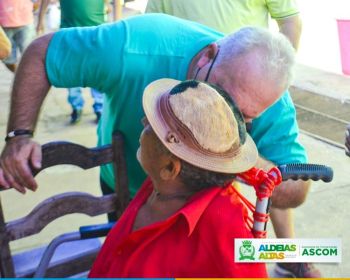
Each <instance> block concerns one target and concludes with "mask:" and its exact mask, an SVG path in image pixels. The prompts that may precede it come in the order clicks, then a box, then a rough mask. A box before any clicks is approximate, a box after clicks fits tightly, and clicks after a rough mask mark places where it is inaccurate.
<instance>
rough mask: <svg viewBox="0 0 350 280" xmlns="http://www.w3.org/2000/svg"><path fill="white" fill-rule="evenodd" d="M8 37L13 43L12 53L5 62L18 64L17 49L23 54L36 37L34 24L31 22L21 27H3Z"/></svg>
mask: <svg viewBox="0 0 350 280" xmlns="http://www.w3.org/2000/svg"><path fill="white" fill-rule="evenodd" d="M3 29H4V31H5V33H6V35H7V37H8V38H9V39H10V41H11V44H12V51H11V55H10V56H9V57H8V58H6V59H4V60H3V62H4V63H5V64H16V63H17V60H18V55H17V50H19V51H20V53H21V54H23V52H24V50H25V49H26V47H28V45H29V44H30V42H31V41H32V39H34V25H33V24H29V25H25V26H20V27H11V28H10V27H3Z"/></svg>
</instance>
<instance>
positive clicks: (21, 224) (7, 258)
mask: <svg viewBox="0 0 350 280" xmlns="http://www.w3.org/2000/svg"><path fill="white" fill-rule="evenodd" d="M42 151H43V161H42V168H41V169H40V170H35V171H33V174H34V175H36V174H38V173H39V172H40V171H41V170H43V169H46V168H48V167H51V166H55V165H59V164H72V165H76V166H79V167H81V168H83V169H89V168H93V167H97V166H100V165H104V164H107V163H113V166H114V173H115V178H116V181H115V190H116V192H115V193H113V194H110V195H105V196H101V197H95V196H92V195H90V194H87V193H78V192H69V193H63V194H59V195H55V196H53V197H50V198H48V199H46V200H44V201H43V202H41V203H40V204H38V205H37V206H36V207H35V208H34V209H33V210H32V211H31V212H30V213H29V214H28V215H26V216H25V217H23V218H20V219H17V220H13V221H8V222H7V221H5V219H4V215H3V210H2V206H1V201H0V273H1V274H0V275H1V277H18V276H20V277H31V276H32V275H33V274H31V275H16V272H15V266H14V258H13V255H12V254H11V250H10V246H9V243H10V242H11V241H14V240H18V239H22V238H24V237H27V236H31V235H35V234H37V233H39V232H40V231H41V230H42V229H43V228H44V227H45V226H47V225H48V224H49V223H51V222H52V221H53V220H55V219H57V218H59V217H62V216H64V215H67V214H72V213H81V214H86V215H89V216H97V215H101V214H105V213H111V212H115V213H116V215H117V217H119V216H120V215H121V213H122V212H123V211H124V209H125V208H126V206H127V205H128V203H129V190H128V178H127V172H126V161H125V156H124V142H123V136H122V134H121V133H120V132H116V133H115V134H114V135H113V141H112V144H111V145H106V146H102V147H98V148H92V149H88V148H86V147H83V146H81V145H77V144H74V143H69V142H50V143H48V144H45V145H43V147H42ZM96 187H97V186H96ZM94 257H95V255H94V256H85V259H84V257H82V258H81V260H80V261H79V260H76V262H75V263H74V265H72V261H71V260H70V264H69V265H63V266H62V265H61V266H60V267H59V268H56V270H57V273H58V275H56V274H55V273H56V272H55V268H50V269H49V271H48V272H49V276H50V277H55V276H56V277H65V276H68V275H72V274H76V273H78V272H80V271H84V269H85V270H86V268H87V269H89V267H90V266H91V262H92V261H93V259H94ZM70 267H72V271H70Z"/></svg>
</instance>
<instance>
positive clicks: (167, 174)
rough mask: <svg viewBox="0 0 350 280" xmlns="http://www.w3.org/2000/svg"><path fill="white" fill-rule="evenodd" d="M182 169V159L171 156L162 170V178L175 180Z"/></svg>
mask: <svg viewBox="0 0 350 280" xmlns="http://www.w3.org/2000/svg"><path fill="white" fill-rule="evenodd" d="M180 171H181V161H180V159H178V158H175V157H171V158H169V161H168V162H167V164H166V165H164V166H163V167H162V169H161V170H160V178H161V179H162V180H164V181H170V180H175V179H176V177H177V176H178V175H179V173H180Z"/></svg>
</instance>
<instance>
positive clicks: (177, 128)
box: [157, 92, 241, 158]
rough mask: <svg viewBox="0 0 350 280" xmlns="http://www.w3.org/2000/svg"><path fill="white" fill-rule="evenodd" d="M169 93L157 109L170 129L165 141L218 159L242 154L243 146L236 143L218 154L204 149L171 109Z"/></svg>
mask: <svg viewBox="0 0 350 280" xmlns="http://www.w3.org/2000/svg"><path fill="white" fill-rule="evenodd" d="M169 99H170V95H169V92H167V93H166V94H163V95H162V96H161V97H160V98H159V99H158V102H157V107H158V108H157V109H158V112H159V113H160V115H161V117H162V119H163V123H164V124H165V126H166V127H167V128H168V129H169V131H168V132H167V136H166V139H165V141H166V142H167V143H169V144H178V143H182V144H183V145H185V146H187V147H189V148H191V149H193V150H195V151H197V152H199V153H201V154H203V155H205V156H211V157H217V158H232V157H235V156H238V155H239V154H241V146H240V144H239V143H238V144H237V143H236V144H235V143H234V144H233V145H232V146H231V148H230V149H229V150H227V151H225V152H222V153H217V152H212V151H210V150H206V149H204V148H203V147H202V146H201V145H200V144H199V143H198V141H197V140H196V138H195V137H194V135H193V133H192V132H191V130H190V129H189V128H188V127H187V126H186V125H184V124H183V123H182V121H180V120H179V119H178V117H177V116H176V115H175V113H174V111H173V110H172V108H171V105H170V102H169Z"/></svg>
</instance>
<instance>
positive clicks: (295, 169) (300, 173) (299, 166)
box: [278, 163, 333, 183]
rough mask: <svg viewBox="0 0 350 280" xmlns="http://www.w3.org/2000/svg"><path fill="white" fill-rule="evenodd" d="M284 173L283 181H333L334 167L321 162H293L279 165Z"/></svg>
mask: <svg viewBox="0 0 350 280" xmlns="http://www.w3.org/2000/svg"><path fill="white" fill-rule="evenodd" d="M278 169H279V170H280V171H281V174H282V181H287V180H299V179H301V180H304V181H307V180H310V179H311V180H313V181H318V180H322V181H323V182H326V183H328V182H331V181H332V179H333V169H332V168H331V167H328V166H325V165H321V164H306V163H292V164H285V165H280V166H278Z"/></svg>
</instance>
